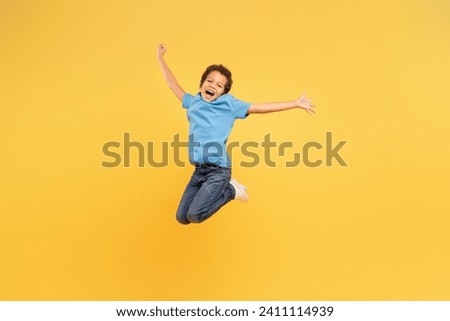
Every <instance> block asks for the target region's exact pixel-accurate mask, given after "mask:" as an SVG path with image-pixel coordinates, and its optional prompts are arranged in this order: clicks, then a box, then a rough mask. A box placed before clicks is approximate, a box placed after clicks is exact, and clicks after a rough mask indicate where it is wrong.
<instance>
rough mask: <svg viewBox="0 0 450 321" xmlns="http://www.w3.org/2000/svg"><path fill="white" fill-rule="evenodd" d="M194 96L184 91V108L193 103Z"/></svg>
mask: <svg viewBox="0 0 450 321" xmlns="http://www.w3.org/2000/svg"><path fill="white" fill-rule="evenodd" d="M192 98H194V97H193V96H192V95H191V94H188V93H184V95H183V102H182V106H183V108H186V109H189V106H190V105H191V101H192Z"/></svg>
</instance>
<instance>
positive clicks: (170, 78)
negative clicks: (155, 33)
mask: <svg viewBox="0 0 450 321" xmlns="http://www.w3.org/2000/svg"><path fill="white" fill-rule="evenodd" d="M166 51H167V48H166V46H164V44H159V45H158V49H157V51H156V56H157V58H158V62H159V65H160V67H161V70H162V73H163V76H164V79H165V80H166V83H167V84H168V85H169V88H170V89H171V90H172V92H173V93H174V94H175V96H177V98H178V99H179V100H180V101H183V96H184V93H185V92H184V90H183V88H181V86H180V85H179V84H178V81H177V79H176V78H175V76H174V75H173V73H172V72H171V71H170V69H169V66H167V64H166V62H165V61H164V57H163V56H164V54H165V53H166Z"/></svg>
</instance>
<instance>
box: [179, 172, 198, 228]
mask: <svg viewBox="0 0 450 321" xmlns="http://www.w3.org/2000/svg"><path fill="white" fill-rule="evenodd" d="M201 186H202V183H201V175H200V173H198V171H197V169H196V170H195V171H194V173H193V174H192V176H191V179H190V180H189V183H188V184H187V185H186V189H185V190H184V193H183V196H182V197H181V200H180V204H179V205H178V209H177V214H176V218H177V221H178V222H180V223H181V224H189V223H190V221H189V220H188V219H187V213H188V209H189V207H190V206H191V203H192V200H193V199H194V197H195V195H197V192H198V190H199V189H200V187H201Z"/></svg>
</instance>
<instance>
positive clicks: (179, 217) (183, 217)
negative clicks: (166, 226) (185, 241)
mask: <svg viewBox="0 0 450 321" xmlns="http://www.w3.org/2000/svg"><path fill="white" fill-rule="evenodd" d="M175 217H176V219H177V221H178V223H180V224H183V225H187V224H190V223H191V222H190V221H189V220H188V219H187V217H186V215H179V214H178V213H177V215H176V216H175Z"/></svg>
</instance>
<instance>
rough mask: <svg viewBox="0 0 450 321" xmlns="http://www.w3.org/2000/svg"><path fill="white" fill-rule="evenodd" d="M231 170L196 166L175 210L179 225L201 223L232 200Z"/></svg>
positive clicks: (233, 192)
mask: <svg viewBox="0 0 450 321" xmlns="http://www.w3.org/2000/svg"><path fill="white" fill-rule="evenodd" d="M230 178H231V168H227V167H217V166H213V165H196V167H195V171H194V174H192V177H191V179H190V181H189V183H188V184H187V186H186V189H185V190H184V193H183V197H182V198H181V201H180V205H179V206H178V210H177V220H178V222H180V223H181V224H189V223H201V222H203V221H204V220H206V219H208V218H210V217H211V216H212V215H213V214H214V213H216V212H217V211H218V210H219V209H220V208H221V207H222V206H224V205H225V204H226V203H228V202H229V201H231V200H232V199H234V196H235V193H236V192H235V190H234V187H233V186H232V185H231V184H230Z"/></svg>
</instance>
